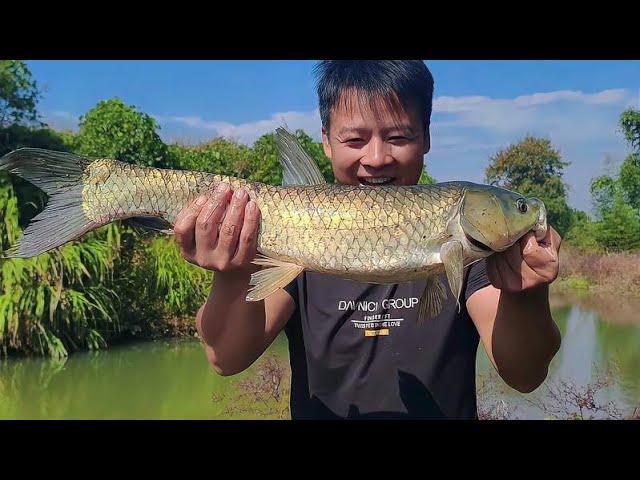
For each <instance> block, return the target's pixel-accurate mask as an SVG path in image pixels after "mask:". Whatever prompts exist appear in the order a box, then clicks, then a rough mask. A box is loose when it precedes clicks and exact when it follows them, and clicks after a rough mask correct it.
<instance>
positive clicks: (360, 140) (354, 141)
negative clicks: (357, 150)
mask: <svg viewBox="0 0 640 480" xmlns="http://www.w3.org/2000/svg"><path fill="white" fill-rule="evenodd" d="M346 142H347V143H362V142H364V139H362V138H360V137H354V138H349V139H347V140H346Z"/></svg>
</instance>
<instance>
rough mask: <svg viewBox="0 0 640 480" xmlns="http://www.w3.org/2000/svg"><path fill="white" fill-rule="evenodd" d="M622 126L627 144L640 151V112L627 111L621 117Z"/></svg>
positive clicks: (631, 109)
mask: <svg viewBox="0 0 640 480" xmlns="http://www.w3.org/2000/svg"><path fill="white" fill-rule="evenodd" d="M620 126H621V127H622V131H623V133H624V138H625V139H626V140H627V142H629V143H630V144H631V146H632V147H633V148H635V149H636V150H638V151H640V110H635V109H633V108H630V109H628V110H625V111H624V112H623V113H622V115H620Z"/></svg>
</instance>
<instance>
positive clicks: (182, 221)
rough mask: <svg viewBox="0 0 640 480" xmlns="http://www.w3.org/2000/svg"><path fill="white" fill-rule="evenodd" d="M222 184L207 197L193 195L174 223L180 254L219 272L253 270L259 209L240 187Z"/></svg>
mask: <svg viewBox="0 0 640 480" xmlns="http://www.w3.org/2000/svg"><path fill="white" fill-rule="evenodd" d="M232 193H233V192H232V191H231V188H230V187H229V185H228V184H226V183H221V184H220V185H218V187H217V188H216V190H215V192H214V193H213V195H212V196H210V197H205V196H201V197H198V198H196V199H195V200H194V201H193V202H192V203H191V204H190V205H188V206H187V207H185V208H184V209H183V210H182V211H181V212H180V214H178V217H177V218H176V222H175V225H174V232H175V235H176V241H177V242H178V245H179V246H180V250H181V252H182V256H183V257H184V258H185V259H186V260H187V261H188V262H190V263H193V264H194V265H199V266H200V267H202V268H206V269H208V270H213V271H215V272H221V273H244V274H246V272H250V271H252V270H253V271H255V270H257V267H256V266H255V265H253V264H252V263H251V262H252V261H253V258H254V257H255V254H256V242H257V233H258V225H259V222H260V209H259V208H258V206H257V205H256V203H255V202H253V201H248V200H249V197H248V195H247V192H246V191H244V190H242V189H240V190H237V191H236V192H235V194H233V195H232Z"/></svg>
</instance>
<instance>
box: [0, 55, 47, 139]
mask: <svg viewBox="0 0 640 480" xmlns="http://www.w3.org/2000/svg"><path fill="white" fill-rule="evenodd" d="M39 98H40V91H39V89H38V86H37V84H36V82H35V81H34V80H33V79H32V77H31V71H30V70H29V67H27V65H26V63H25V62H23V61H20V60H0V128H4V127H7V126H9V125H13V124H23V123H37V122H38V113H37V111H36V104H37V103H38V99H39Z"/></svg>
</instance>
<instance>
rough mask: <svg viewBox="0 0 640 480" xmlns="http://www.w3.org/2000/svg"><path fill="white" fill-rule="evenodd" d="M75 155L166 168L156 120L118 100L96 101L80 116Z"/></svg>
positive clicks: (167, 160)
mask: <svg viewBox="0 0 640 480" xmlns="http://www.w3.org/2000/svg"><path fill="white" fill-rule="evenodd" d="M79 125H80V132H79V134H78V137H77V141H78V144H77V147H76V153H78V154H80V155H87V156H92V157H109V158H114V159H116V160H121V161H123V162H128V163H134V164H136V165H141V166H149V167H161V168H162V167H166V166H167V165H168V163H169V158H168V157H169V152H168V148H167V146H166V145H165V144H164V142H163V141H162V139H161V138H160V136H159V135H158V133H157V130H158V129H159V128H160V127H159V126H158V124H157V123H156V121H155V119H153V118H152V117H150V116H149V115H147V114H146V113H142V112H139V111H138V110H137V109H136V107H134V106H130V105H126V104H124V103H123V102H122V100H120V99H119V98H112V99H110V100H105V101H101V102H99V103H98V104H97V105H96V106H95V107H94V108H93V109H91V110H89V112H87V114H86V115H84V116H82V117H80V123H79Z"/></svg>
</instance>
